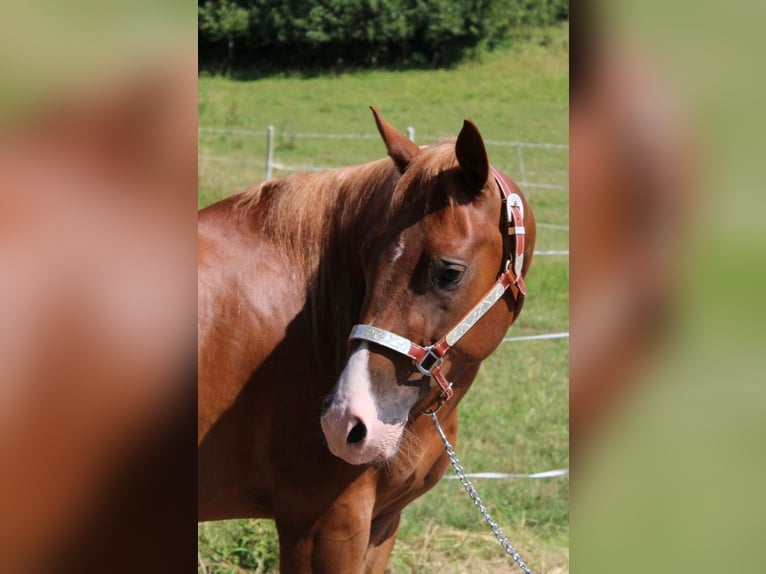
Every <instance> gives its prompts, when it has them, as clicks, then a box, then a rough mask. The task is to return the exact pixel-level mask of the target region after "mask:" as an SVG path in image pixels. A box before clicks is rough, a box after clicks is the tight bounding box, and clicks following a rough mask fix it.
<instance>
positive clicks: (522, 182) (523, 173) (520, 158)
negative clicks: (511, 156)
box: [516, 143, 529, 193]
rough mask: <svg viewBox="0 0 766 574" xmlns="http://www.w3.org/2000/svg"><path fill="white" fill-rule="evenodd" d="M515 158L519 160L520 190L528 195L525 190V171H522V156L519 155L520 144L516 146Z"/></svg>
mask: <svg viewBox="0 0 766 574" xmlns="http://www.w3.org/2000/svg"><path fill="white" fill-rule="evenodd" d="M516 156H517V157H518V158H519V174H520V175H521V189H523V190H524V192H525V193H528V192H529V191H528V190H527V170H526V169H524V155H523V154H522V153H521V144H520V143H517V144H516Z"/></svg>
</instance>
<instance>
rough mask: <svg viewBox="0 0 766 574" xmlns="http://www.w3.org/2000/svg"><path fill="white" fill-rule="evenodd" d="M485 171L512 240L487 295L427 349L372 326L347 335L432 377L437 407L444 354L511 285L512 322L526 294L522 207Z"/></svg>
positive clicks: (448, 390)
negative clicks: (513, 298) (399, 357)
mask: <svg viewBox="0 0 766 574" xmlns="http://www.w3.org/2000/svg"><path fill="white" fill-rule="evenodd" d="M489 169H490V171H491V173H492V176H493V177H494V178H495V181H496V182H497V185H498V187H499V188H500V196H501V198H502V202H503V205H504V206H505V209H503V213H504V214H505V220H506V222H507V225H506V230H507V231H506V232H507V235H509V236H510V235H512V236H514V238H515V241H514V244H515V245H514V248H512V249H509V250H508V252H507V255H506V257H505V259H504V264H503V267H502V269H503V271H502V272H501V273H500V277H498V279H497V281H496V282H495V284H494V285H493V286H492V288H491V289H490V290H489V292H488V293H487V294H486V295H484V297H482V298H481V300H480V301H479V302H478V303H477V304H476V305H474V306H473V308H472V309H471V310H470V311H469V312H468V313H467V314H466V315H465V316H464V317H463V318H462V319H461V320H460V322H459V323H458V324H457V325H456V326H455V327H453V328H452V329H451V330H450V331H449V332H448V333H447V334H446V335H445V336H444V337H442V338H441V339H439V340H438V341H437V342H436V343H433V344H432V345H428V346H427V347H421V346H420V345H418V344H417V343H415V342H413V341H411V340H409V339H406V338H405V337H402V336H400V335H397V334H396V333H392V332H391V331H387V330H385V329H381V328H380V327H373V326H372V325H355V326H354V327H353V328H352V329H351V334H350V335H349V340H350V341H351V340H362V341H370V342H372V343H375V344H377V345H380V346H382V347H386V348H387V349H390V350H392V351H395V352H397V353H400V354H402V355H405V356H407V357H409V358H410V359H412V361H413V362H414V363H415V367H417V369H418V371H420V372H421V373H423V374H424V375H425V376H427V377H431V378H433V379H434V380H435V381H436V383H437V384H438V385H439V388H440V389H441V393H440V394H439V406H441V404H442V403H443V402H444V401H447V400H449V399H450V398H452V394H453V392H452V383H450V382H449V381H447V378H446V377H445V376H444V373H442V370H441V365H442V361H443V360H444V356H445V355H446V354H447V352H448V351H449V350H450V349H451V348H452V347H453V346H454V345H455V344H456V343H457V342H458V341H459V340H460V339H461V338H462V337H463V335H465V334H466V333H467V332H468V331H469V330H470V329H471V328H473V327H474V325H476V323H478V322H479V320H480V319H481V318H482V317H483V316H484V315H486V314H487V312H488V311H489V310H490V309H491V308H492V306H493V305H494V304H495V303H497V302H498V301H499V300H500V298H501V297H502V296H503V295H504V294H505V292H506V291H507V290H508V289H509V288H510V286H511V285H515V286H516V291H517V292H516V306H515V308H514V311H513V320H514V321H515V320H516V317H518V315H519V312H520V311H521V306H522V305H523V303H524V297H525V295H526V293H527V288H526V286H525V285H524V278H523V277H522V275H521V270H522V267H523V265H524V237H525V230H524V204H523V203H522V201H521V197H520V196H519V195H518V194H516V193H512V192H511V190H510V188H509V187H508V184H507V183H506V182H505V180H504V179H503V177H502V176H501V175H500V173H499V172H498V171H497V170H496V169H495V168H494V167H492V166H490V168H489ZM503 243H505V240H504V241H503Z"/></svg>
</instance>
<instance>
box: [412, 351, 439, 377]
mask: <svg viewBox="0 0 766 574" xmlns="http://www.w3.org/2000/svg"><path fill="white" fill-rule="evenodd" d="M441 364H442V358H441V357H440V356H439V355H438V354H437V353H436V352H435V351H434V348H433V345H430V346H428V347H426V354H425V355H424V356H423V358H422V359H420V361H418V362H417V363H415V366H416V367H417V368H418V371H420V372H421V373H423V374H424V375H425V376H427V377H430V376H432V375H433V370H434V369H435V368H436V367H438V366H440V365H441Z"/></svg>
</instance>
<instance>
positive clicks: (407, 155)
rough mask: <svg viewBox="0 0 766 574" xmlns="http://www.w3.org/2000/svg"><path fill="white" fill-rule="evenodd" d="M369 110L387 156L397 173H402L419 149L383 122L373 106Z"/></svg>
mask: <svg viewBox="0 0 766 574" xmlns="http://www.w3.org/2000/svg"><path fill="white" fill-rule="evenodd" d="M370 109H371V110H372V115H373V116H375V124H376V125H377V126H378V132H380V137H382V138H383V141H384V142H385V144H386V149H387V150H388V155H389V156H391V159H392V160H394V163H395V164H396V167H397V169H399V173H404V170H406V169H407V166H408V165H409V164H410V161H411V160H412V158H413V157H415V156H416V155H417V154H418V153H420V148H419V147H418V146H417V145H415V142H413V141H412V140H411V139H409V138H408V137H407V136H406V135H404V134H403V133H401V132H400V131H399V130H397V129H396V128H395V127H394V126H392V125H391V124H389V123H388V122H387V121H386V120H384V119H383V117H382V116H381V115H380V114H379V113H378V110H376V109H375V106H370Z"/></svg>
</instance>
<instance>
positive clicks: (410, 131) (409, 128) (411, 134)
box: [407, 126, 415, 141]
mask: <svg viewBox="0 0 766 574" xmlns="http://www.w3.org/2000/svg"><path fill="white" fill-rule="evenodd" d="M407 137H408V138H410V140H411V141H415V128H414V127H412V126H407Z"/></svg>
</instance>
